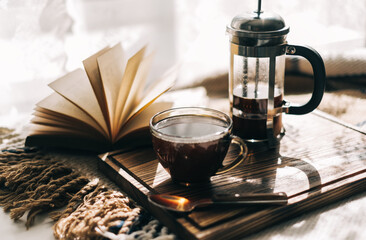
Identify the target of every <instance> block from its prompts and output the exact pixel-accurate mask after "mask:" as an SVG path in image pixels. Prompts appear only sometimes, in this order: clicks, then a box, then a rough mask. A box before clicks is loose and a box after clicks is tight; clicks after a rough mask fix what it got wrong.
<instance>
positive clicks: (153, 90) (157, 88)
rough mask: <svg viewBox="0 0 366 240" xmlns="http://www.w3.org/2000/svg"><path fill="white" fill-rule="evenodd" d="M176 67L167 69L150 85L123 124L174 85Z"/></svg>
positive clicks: (176, 73) (176, 72)
mask: <svg viewBox="0 0 366 240" xmlns="http://www.w3.org/2000/svg"><path fill="white" fill-rule="evenodd" d="M177 75H178V69H177V67H173V68H171V69H170V70H168V71H167V72H166V73H165V74H164V75H163V77H162V78H161V79H160V80H159V81H157V82H156V83H155V84H154V85H152V86H151V87H150V88H149V89H148V90H147V91H146V96H145V97H144V98H143V99H142V100H141V102H140V103H139V104H138V105H137V106H136V107H135V108H134V109H133V110H132V112H131V113H130V115H129V116H128V117H127V121H126V122H125V123H124V124H123V125H125V124H127V123H128V122H130V121H132V120H133V118H134V117H136V116H137V115H138V114H139V113H141V112H142V111H143V110H144V109H145V108H147V107H148V106H149V105H150V104H152V103H153V102H154V101H155V100H156V99H157V98H158V97H160V96H161V95H162V94H163V93H165V92H167V91H168V90H169V89H171V88H172V87H173V86H174V83H175V80H176V79H177ZM123 128H124V126H122V129H121V130H122V131H123Z"/></svg>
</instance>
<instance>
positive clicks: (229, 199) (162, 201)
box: [148, 192, 288, 212]
mask: <svg viewBox="0 0 366 240" xmlns="http://www.w3.org/2000/svg"><path fill="white" fill-rule="evenodd" d="M148 199H149V201H150V202H151V203H153V204H154V205H157V206H159V207H162V208H165V209H168V210H172V211H176V212H191V211H193V209H195V208H196V207H198V206H207V205H210V204H241V205H286V204H287V199H288V198H287V195H286V193H284V192H280V193H251V194H216V195H214V196H213V197H212V198H204V199H200V200H196V201H193V200H189V199H187V198H185V197H181V196H176V195H168V194H153V195H149V196H148Z"/></svg>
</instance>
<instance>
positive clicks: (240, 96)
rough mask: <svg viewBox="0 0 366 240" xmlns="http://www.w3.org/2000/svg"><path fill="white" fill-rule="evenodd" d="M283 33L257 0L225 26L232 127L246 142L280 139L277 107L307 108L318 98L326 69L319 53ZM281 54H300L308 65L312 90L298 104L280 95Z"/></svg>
mask: <svg viewBox="0 0 366 240" xmlns="http://www.w3.org/2000/svg"><path fill="white" fill-rule="evenodd" d="M288 32H289V27H288V26H286V24H285V22H284V20H283V19H282V18H281V17H280V16H279V15H277V14H274V13H270V12H263V11H261V2H260V1H259V2H258V10H257V11H254V12H252V13H247V14H242V15H238V16H236V17H234V18H233V20H232V22H231V24H230V25H229V26H228V27H227V33H228V34H229V36H230V53H231V54H230V70H229V99H230V107H231V114H232V118H233V125H234V126H233V132H234V134H235V135H238V136H239V137H241V138H243V139H245V140H247V141H250V142H261V141H272V140H278V139H280V136H281V134H282V133H283V126H282V112H285V113H288V114H306V113H309V112H311V111H313V110H314V109H315V108H316V107H317V106H318V105H319V103H320V101H321V99H322V97H323V93H324V88H325V68H324V63H323V60H322V58H321V57H320V55H319V54H318V53H317V52H316V51H315V50H314V49H312V48H310V47H305V46H295V45H289V44H287V41H286V35H287V33H288ZM286 54H287V55H299V56H302V57H305V58H306V59H307V60H308V61H309V62H310V63H311V65H312V68H313V72H314V89H313V94H312V97H311V99H310V101H309V102H307V103H306V104H305V105H303V106H291V105H290V104H289V103H287V102H285V101H284V99H283V94H284V77H285V55H286ZM272 142H273V141H272Z"/></svg>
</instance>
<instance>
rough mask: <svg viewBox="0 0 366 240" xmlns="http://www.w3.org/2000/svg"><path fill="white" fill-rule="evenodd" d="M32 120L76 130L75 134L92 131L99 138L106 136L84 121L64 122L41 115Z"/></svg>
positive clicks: (41, 123) (40, 123)
mask: <svg viewBox="0 0 366 240" xmlns="http://www.w3.org/2000/svg"><path fill="white" fill-rule="evenodd" d="M31 122H32V123H34V124H37V125H45V126H50V127H58V128H64V129H65V130H66V131H73V132H75V135H82V134H80V132H81V133H84V132H88V133H92V134H93V136H99V138H104V136H103V135H102V134H101V133H100V132H98V131H97V130H95V129H94V128H92V127H90V126H89V125H87V124H83V122H78V124H75V122H74V123H71V122H62V121H58V120H57V119H49V118H43V117H39V116H35V117H33V118H32V119H31ZM41 128H42V127H41Z"/></svg>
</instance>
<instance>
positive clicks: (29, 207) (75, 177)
mask: <svg viewBox="0 0 366 240" xmlns="http://www.w3.org/2000/svg"><path fill="white" fill-rule="evenodd" d="M0 172H1V174H0V205H1V206H3V207H4V210H5V211H10V217H11V218H12V219H14V220H18V219H20V218H21V217H22V216H23V215H24V214H25V213H26V212H28V214H27V221H26V224H25V225H26V227H27V228H29V227H30V226H31V225H32V224H33V223H34V219H35V217H36V216H37V215H39V214H41V213H43V212H47V211H50V210H52V209H56V208H60V207H64V206H66V205H67V204H68V202H69V200H70V199H71V198H72V196H73V195H74V194H76V193H77V192H79V190H80V189H81V188H83V187H84V186H85V185H86V184H87V183H88V182H89V181H88V179H87V178H86V177H83V176H81V175H80V174H79V173H77V172H74V171H73V170H72V169H70V168H67V167H65V166H63V165H62V164H60V163H58V162H55V161H53V160H51V159H49V158H48V157H46V156H44V155H43V154H42V153H40V152H26V151H23V152H22V151H19V150H17V151H4V152H3V153H2V155H1V157H0Z"/></svg>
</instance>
